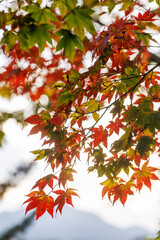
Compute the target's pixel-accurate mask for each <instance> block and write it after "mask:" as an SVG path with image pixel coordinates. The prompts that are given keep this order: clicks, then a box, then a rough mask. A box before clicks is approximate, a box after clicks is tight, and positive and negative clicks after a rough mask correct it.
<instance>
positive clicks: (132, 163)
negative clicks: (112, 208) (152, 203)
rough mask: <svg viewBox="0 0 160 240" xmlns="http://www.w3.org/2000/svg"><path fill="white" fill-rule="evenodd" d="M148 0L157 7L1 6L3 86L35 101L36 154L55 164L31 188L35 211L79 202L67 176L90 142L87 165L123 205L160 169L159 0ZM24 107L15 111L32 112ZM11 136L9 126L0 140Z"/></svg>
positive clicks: (21, 2) (28, 0) (69, 1)
mask: <svg viewBox="0 0 160 240" xmlns="http://www.w3.org/2000/svg"><path fill="white" fill-rule="evenodd" d="M149 2H153V3H154V4H155V5H154V6H155V7H154V9H152V10H151V9H146V7H147V4H146V1H145V4H143V2H141V1H139V0H136V1H133V0H130V1H127V0H108V1H105V0H104V1H103V0H99V1H98V0H83V1H77V0H60V1H59V0H54V1H52V0H48V1H47V2H43V1H42V0H35V1H34V0H17V1H15V2H14V7H12V8H5V10H4V11H1V12H0V26H1V29H2V32H3V34H2V35H3V36H2V39H1V51H2V52H3V54H4V55H6V56H7V57H8V58H9V63H8V66H5V68H4V69H3V70H2V71H1V73H0V79H1V80H0V81H1V85H0V95H1V96H2V97H5V98H10V97H11V96H13V95H25V96H26V97H27V98H29V99H31V100H32V101H33V102H34V104H35V106H36V107H35V114H33V115H31V116H29V117H28V118H27V119H26V120H25V121H26V122H27V123H29V124H33V128H32V129H31V131H30V134H37V133H40V134H41V139H43V146H42V148H41V149H38V150H35V151H33V154H34V155H35V161H38V160H41V159H44V160H45V161H46V164H47V166H50V168H51V171H52V172H51V174H49V175H47V176H44V177H43V178H41V179H39V180H37V182H36V184H35V185H34V186H33V188H32V191H31V192H30V193H29V194H28V195H27V196H28V199H27V200H26V201H25V203H27V204H28V205H27V208H26V213H27V212H28V211H30V210H31V209H34V208H36V219H38V218H39V217H40V216H42V215H43V214H44V213H45V212H46V211H47V212H48V213H49V214H50V215H51V216H52V217H53V213H54V209H55V211H56V212H57V211H59V212H60V213H62V209H63V206H64V205H65V204H66V203H67V204H70V205H72V206H73V203H72V197H73V196H78V195H77V193H76V190H75V189H72V188H69V187H68V186H69V181H73V180H74V174H76V171H75V169H74V166H75V164H76V161H77V160H81V156H80V155H81V154H80V153H81V152H85V153H86V154H87V155H88V158H87V161H88V164H89V167H88V172H93V171H96V172H97V174H98V177H102V179H103V181H102V183H101V185H102V198H104V197H106V195H107V196H108V198H109V199H110V200H111V201H112V202H113V204H114V203H115V202H116V201H117V200H120V201H121V203H122V204H123V205H124V204H125V202H126V200H127V197H128V195H133V194H134V191H136V190H139V191H140V190H141V189H142V187H143V186H144V185H146V186H147V187H148V188H150V189H151V181H152V180H158V179H159V178H158V176H157V175H156V171H157V168H155V167H153V166H150V155H151V154H152V153H154V152H157V153H158V154H160V142H159V131H160V107H159V100H160V86H159V81H160V72H159V66H160V58H159V57H158V56H156V55H155V54H153V53H151V50H152V48H153V47H155V46H157V48H158V47H159V43H158V42H157V41H156V40H155V39H154V38H153V36H152V35H153V34H152V33H153V32H154V33H155V35H159V33H160V26H159V25H158V24H159V21H160V11H159V9H160V1H159V0H149ZM115 9H116V11H117V12H116V13H117V14H116V16H115V15H114V14H113V12H114V11H115ZM109 17H110V19H111V21H110V23H109V20H108V19H109ZM150 49H151V50H150ZM45 53H47V54H48V56H49V57H45ZM88 58H90V65H89V67H86V62H87V59H88ZM88 62H89V60H88ZM87 64H89V63H87ZM44 95H45V96H46V97H47V99H48V102H47V104H45V105H42V104H41V103H40V99H41V98H42V97H43V96H44ZM109 113H110V115H111V116H112V119H111V120H110V121H108V119H109V118H108V114H109ZM6 114H7V113H6ZM6 116H8V115H5V114H4V113H2V114H1V119H2V120H1V125H2V124H3V122H4V121H5V120H6V119H7V117H6ZM20 116H21V115H19V114H18V115H17V114H15V113H13V114H12V115H10V117H13V118H15V119H16V120H17V121H20V122H23V117H22V116H21V118H20ZM8 117H9V116H8ZM3 137H4V132H3V131H2V130H0V144H2V140H3ZM115 137H116V140H114V141H111V140H110V139H113V138H114V139H115ZM111 142H112V143H111ZM48 188H50V190H49V191H48ZM47 191H48V192H47Z"/></svg>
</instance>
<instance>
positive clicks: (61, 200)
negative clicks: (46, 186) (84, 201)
mask: <svg viewBox="0 0 160 240" xmlns="http://www.w3.org/2000/svg"><path fill="white" fill-rule="evenodd" d="M73 190H75V189H72V188H68V189H67V190H66V191H64V190H56V191H54V193H55V194H58V195H59V196H58V197H57V198H56V199H55V204H54V205H55V206H56V205H58V206H57V209H56V212H57V211H59V212H60V213H61V214H62V209H63V207H64V205H65V203H67V204H69V205H71V206H72V207H73V203H72V196H77V197H79V196H78V194H77V193H76V192H74V191H73Z"/></svg>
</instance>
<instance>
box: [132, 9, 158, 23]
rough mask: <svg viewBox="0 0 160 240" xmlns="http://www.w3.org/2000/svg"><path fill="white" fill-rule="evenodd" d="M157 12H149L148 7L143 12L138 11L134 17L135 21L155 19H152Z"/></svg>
mask: <svg viewBox="0 0 160 240" xmlns="http://www.w3.org/2000/svg"><path fill="white" fill-rule="evenodd" d="M156 15H157V13H151V12H150V9H148V10H147V11H146V12H145V13H144V14H141V13H139V14H138V17H134V18H135V19H136V20H137V21H155V20H156V19H153V18H154V17H155V16H156Z"/></svg>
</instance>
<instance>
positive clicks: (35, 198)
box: [23, 190, 54, 220]
mask: <svg viewBox="0 0 160 240" xmlns="http://www.w3.org/2000/svg"><path fill="white" fill-rule="evenodd" d="M27 196H28V197H29V199H28V200H26V201H25V202H24V203H23V204H25V203H28V202H29V203H28V205H27V207H26V212H25V214H27V212H28V211H30V210H32V209H34V208H36V220H37V219H38V218H39V217H41V216H42V215H43V214H44V213H45V212H46V211H47V212H48V213H49V214H50V215H51V216H52V218H53V208H54V199H53V198H52V197H51V196H47V195H46V194H45V192H44V191H43V190H40V191H33V192H31V193H30V194H28V195H27Z"/></svg>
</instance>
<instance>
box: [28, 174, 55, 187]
mask: <svg viewBox="0 0 160 240" xmlns="http://www.w3.org/2000/svg"><path fill="white" fill-rule="evenodd" d="M53 179H56V180H58V178H57V177H56V176H54V175H53V174H49V175H47V176H45V177H43V178H41V179H39V180H38V181H37V182H36V184H35V185H34V186H33V187H32V189H34V188H36V187H38V188H39V190H41V189H42V190H43V189H44V188H45V187H46V185H48V186H49V187H50V188H52V189H53Z"/></svg>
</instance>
